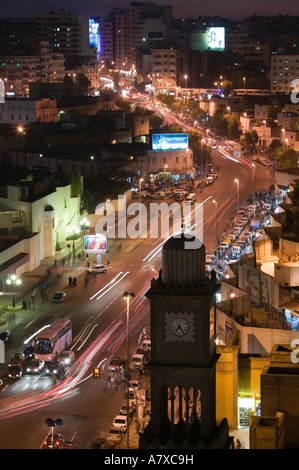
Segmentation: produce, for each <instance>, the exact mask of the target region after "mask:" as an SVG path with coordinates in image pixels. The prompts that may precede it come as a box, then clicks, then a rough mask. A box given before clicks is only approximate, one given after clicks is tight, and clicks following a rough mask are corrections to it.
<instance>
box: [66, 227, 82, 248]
mask: <svg viewBox="0 0 299 470" xmlns="http://www.w3.org/2000/svg"><path fill="white" fill-rule="evenodd" d="M67 231H68V232H69V233H70V234H71V239H72V240H73V251H75V235H76V234H79V233H80V230H79V229H78V228H77V227H75V226H74V225H72V226H71V227H70V228H68V229H67Z"/></svg>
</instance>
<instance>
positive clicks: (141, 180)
mask: <svg viewBox="0 0 299 470" xmlns="http://www.w3.org/2000/svg"><path fill="white" fill-rule="evenodd" d="M142 182H143V178H140V179H139V199H140V204H141V183H142Z"/></svg>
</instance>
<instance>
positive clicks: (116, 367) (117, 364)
mask: <svg viewBox="0 0 299 470" xmlns="http://www.w3.org/2000/svg"><path fill="white" fill-rule="evenodd" d="M126 364H127V361H126V360H125V359H122V358H120V357H118V356H114V357H113V358H112V359H111V361H110V362H109V364H108V370H109V371H110V372H111V371H115V372H119V371H120V370H121V368H122V367H123V368H124V367H126Z"/></svg>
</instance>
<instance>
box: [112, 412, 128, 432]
mask: <svg viewBox="0 0 299 470" xmlns="http://www.w3.org/2000/svg"><path fill="white" fill-rule="evenodd" d="M112 427H114V428H118V429H120V430H121V431H122V432H126V431H127V417H126V416H124V415H117V416H115V418H114V420H113V423H112Z"/></svg>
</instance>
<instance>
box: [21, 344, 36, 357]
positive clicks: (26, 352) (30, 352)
mask: <svg viewBox="0 0 299 470" xmlns="http://www.w3.org/2000/svg"><path fill="white" fill-rule="evenodd" d="M23 354H24V356H25V358H27V359H31V358H33V357H34V347H33V346H27V347H26V348H25V349H24V353H23Z"/></svg>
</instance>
